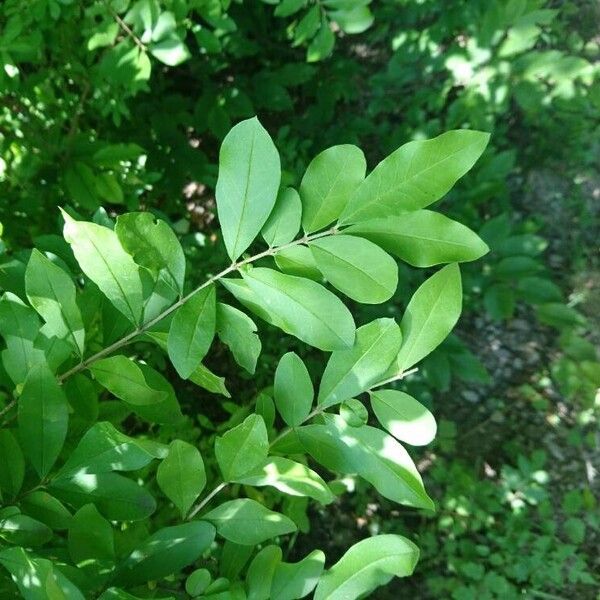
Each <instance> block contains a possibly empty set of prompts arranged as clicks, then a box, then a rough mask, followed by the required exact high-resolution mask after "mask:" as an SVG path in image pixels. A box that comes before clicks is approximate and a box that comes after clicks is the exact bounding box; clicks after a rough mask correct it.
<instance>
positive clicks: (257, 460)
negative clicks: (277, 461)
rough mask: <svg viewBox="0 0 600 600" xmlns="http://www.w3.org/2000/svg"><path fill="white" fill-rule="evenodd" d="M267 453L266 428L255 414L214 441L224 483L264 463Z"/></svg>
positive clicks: (260, 418)
mask: <svg viewBox="0 0 600 600" xmlns="http://www.w3.org/2000/svg"><path fill="white" fill-rule="evenodd" d="M268 451H269V439H268V437H267V428H266V427H265V423H264V421H263V419H262V417H261V416H260V415H256V414H253V415H250V416H248V417H246V419H245V420H244V422H243V423H240V424H239V425H237V426H236V427H233V428H232V429H230V430H229V431H227V432H226V433H225V434H224V435H223V436H221V437H217V439H216V440H215V456H216V457H217V462H218V463H219V468H220V469H221V473H222V474H223V479H224V480H225V481H235V480H237V479H239V478H241V477H243V476H244V475H246V474H247V473H249V472H251V471H252V470H254V469H255V468H256V467H258V466H259V465H260V464H262V463H263V462H264V461H265V459H266V458H267V453H268ZM232 541H235V540H232Z"/></svg>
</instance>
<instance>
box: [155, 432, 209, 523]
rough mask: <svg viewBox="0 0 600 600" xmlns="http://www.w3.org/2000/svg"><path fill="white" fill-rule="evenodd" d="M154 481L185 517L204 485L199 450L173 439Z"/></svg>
mask: <svg viewBox="0 0 600 600" xmlns="http://www.w3.org/2000/svg"><path fill="white" fill-rule="evenodd" d="M156 482H157V483H158V486H159V487H160V489H161V490H162V491H163V493H164V494H165V496H166V497H167V498H168V499H169V500H171V502H173V504H174V505H175V506H176V507H177V508H178V509H179V512H180V513H181V516H182V518H185V516H186V514H187V513H188V511H189V509H190V508H191V506H192V504H193V503H194V502H195V501H196V499H197V498H198V496H199V495H200V492H202V490H203V489H204V486H205V485H206V472H205V471H204V462H203V461H202V456H200V452H199V451H198V450H197V449H196V448H195V447H194V446H192V445H191V444H188V443H187V442H184V441H182V440H174V441H173V442H171V445H170V446H169V454H168V455H167V457H166V458H165V459H164V460H163V461H162V462H161V463H160V465H159V467H158V470H157V472H156Z"/></svg>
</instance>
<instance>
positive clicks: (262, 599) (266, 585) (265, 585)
mask: <svg viewBox="0 0 600 600" xmlns="http://www.w3.org/2000/svg"><path fill="white" fill-rule="evenodd" d="M281 557H282V552H281V548H280V547H279V546H275V545H269V546H265V547H264V548H263V549H262V550H261V551H260V552H259V553H258V554H257V555H256V556H255V557H254V559H253V560H252V562H251V563H250V566H249V567H248V573H247V575H246V586H247V588H248V600H270V598H271V583H272V581H273V576H274V575H275V569H276V568H277V565H278V564H279V563H280V562H281Z"/></svg>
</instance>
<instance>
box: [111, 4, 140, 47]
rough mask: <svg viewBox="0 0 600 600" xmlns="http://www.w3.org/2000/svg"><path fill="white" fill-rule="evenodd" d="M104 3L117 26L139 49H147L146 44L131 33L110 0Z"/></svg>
mask: <svg viewBox="0 0 600 600" xmlns="http://www.w3.org/2000/svg"><path fill="white" fill-rule="evenodd" d="M104 4H105V5H106V8H108V10H109V12H110V14H111V15H112V17H113V19H114V20H115V21H116V22H117V24H118V25H119V27H120V28H121V29H122V30H123V31H124V32H125V33H126V34H127V35H128V36H129V37H130V38H131V39H132V40H133V41H134V42H135V45H136V46H137V47H138V48H139V49H140V50H143V51H144V52H146V50H147V48H146V44H144V42H142V40H140V38H139V37H138V36H137V35H135V33H133V31H132V29H131V28H130V27H129V25H127V23H125V21H123V19H121V17H120V16H119V14H118V13H117V12H116V11H115V10H114V9H113V7H112V6H111V5H110V2H106V1H105V2H104Z"/></svg>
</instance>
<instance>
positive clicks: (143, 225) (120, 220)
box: [115, 212, 185, 294]
mask: <svg viewBox="0 0 600 600" xmlns="http://www.w3.org/2000/svg"><path fill="white" fill-rule="evenodd" d="M115 232H116V234H117V236H118V238H119V241H120V242H121V244H122V246H123V248H125V250H126V251H127V252H128V253H129V254H131V256H133V259H134V260H135V262H136V263H137V264H138V265H140V266H142V267H145V268H146V269H148V270H149V271H150V272H152V273H153V274H154V276H155V277H158V276H159V275H160V276H161V277H164V279H165V280H166V281H167V282H168V284H169V285H170V286H171V287H172V288H173V289H175V290H176V291H177V292H178V293H179V294H182V293H183V284H184V281H185V255H184V254H183V249H182V247H181V244H180V243H179V240H178V239H177V236H176V235H175V232H174V231H173V229H171V227H169V225H167V223H165V222H164V221H162V220H161V219H157V218H156V217H155V216H154V215H153V214H151V213H148V212H133V213H127V214H125V215H119V216H118V217H117V223H116V225H115Z"/></svg>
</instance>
